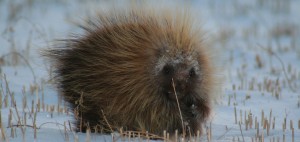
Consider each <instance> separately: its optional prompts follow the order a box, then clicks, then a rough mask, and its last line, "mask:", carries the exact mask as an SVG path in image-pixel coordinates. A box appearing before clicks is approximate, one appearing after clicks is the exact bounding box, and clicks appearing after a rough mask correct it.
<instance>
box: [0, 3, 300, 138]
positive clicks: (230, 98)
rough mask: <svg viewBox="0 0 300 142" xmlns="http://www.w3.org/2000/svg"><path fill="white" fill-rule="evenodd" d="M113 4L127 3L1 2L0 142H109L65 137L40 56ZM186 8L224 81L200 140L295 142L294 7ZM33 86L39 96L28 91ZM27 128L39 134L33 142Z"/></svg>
mask: <svg viewBox="0 0 300 142" xmlns="http://www.w3.org/2000/svg"><path fill="white" fill-rule="evenodd" d="M178 2H179V3H183V1H178ZM116 3H117V4H119V5H122V4H124V3H126V1H114V2H110V1H105V0H101V1H96V0H91V1H87V2H85V1H80V0H54V1H50V0H44V1H35V0H0V21H1V22H0V45H1V46H0V85H1V87H0V96H1V99H2V100H1V102H2V104H1V105H0V106H1V107H0V108H1V109H0V110H1V125H2V129H0V132H1V133H0V141H16V142H17V141H86V140H87V141H88V140H90V141H112V137H111V135H103V134H91V135H90V136H88V135H89V134H86V133H76V132H73V131H70V130H69V123H72V120H73V118H72V114H71V113H69V112H68V110H67V108H66V107H65V104H64V102H62V101H61V98H60V97H59V95H58V93H57V90H56V89H55V87H54V86H53V85H51V84H50V83H48V82H47V80H48V79H49V71H50V70H51V68H49V63H47V62H45V60H44V59H43V58H42V57H41V55H40V50H41V49H43V48H49V47H51V46H52V45H54V44H55V42H54V41H55V39H63V38H66V37H68V36H69V35H71V34H72V33H80V32H81V30H80V29H79V28H78V27H76V23H78V22H79V23H80V22H81V21H83V19H85V17H86V16H91V15H95V13H96V12H97V11H99V9H108V8H109V6H110V5H112V4H116ZM154 3H155V2H154ZM186 4H187V5H191V6H192V11H193V14H194V15H196V17H195V18H197V19H200V21H201V24H203V25H202V27H203V28H204V29H205V31H207V33H208V34H207V35H206V37H205V38H207V40H208V41H209V42H211V44H210V45H211V46H213V47H214V48H215V50H216V52H217V53H216V55H215V56H216V59H217V60H218V62H217V64H218V66H220V75H221V78H224V79H223V80H222V91H219V92H218V99H217V100H216V103H215V105H214V111H213V114H212V116H211V119H210V121H209V122H208V123H207V125H206V128H208V129H210V128H211V132H212V133H210V134H209V133H205V134H204V135H203V136H202V137H201V140H202V141H208V138H210V139H211V141H217V142H225V141H243V139H244V141H252V140H254V141H256V140H257V141H262V139H264V141H273V140H274V141H278V140H279V141H287V142H289V141H292V140H293V139H294V141H295V142H300V128H299V127H300V126H299V125H300V124H299V123H300V89H299V88H300V20H299V18H298V17H299V13H300V9H299V7H300V1H298V0H275V1H272V0H227V1H223V0H191V1H189V2H186ZM13 52H18V53H19V54H13ZM24 59H25V60H24ZM3 60H4V63H3ZM26 61H28V63H29V64H30V66H28V65H27V64H26ZM260 63H261V66H260ZM30 67H31V68H32V69H33V72H34V73H32V71H31V68H30ZM5 78H6V79H5ZM35 79H36V80H35ZM6 80H7V83H8V86H6ZM36 84H38V87H39V88H40V89H38V90H36V89H34V87H36ZM8 88H9V90H10V91H11V92H12V93H9V90H8ZM30 88H31V89H30ZM12 96H14V98H15V100H16V104H17V109H18V114H19V116H20V117H21V118H20V120H21V121H22V122H23V121H25V119H26V121H27V124H28V127H23V129H25V132H24V137H23V133H22V129H21V128H20V127H16V125H17V124H18V120H19V119H18V114H17V110H16V108H15V107H13V104H14V103H13V101H11V100H13V99H12ZM23 100H27V101H26V102H27V105H26V107H23V106H24V101H23ZM6 102H7V105H6ZM32 102H33V105H34V109H36V108H37V105H38V104H39V105H40V110H39V111H37V112H36V110H34V111H32V110H31V108H32ZM38 102H39V103H38ZM58 106H59V107H60V108H59V109H60V110H59V111H58V109H57V107H58ZM51 109H52V110H51ZM235 110H236V114H237V115H236V117H235ZM35 112H36V113H35ZM11 113H12V115H11V116H12V121H11V122H10V120H9V117H10V114H11ZM262 113H263V114H262ZM35 114H36V120H34V118H35ZM262 115H263V116H264V117H263V119H266V120H267V121H268V122H269V123H270V130H269V133H268V132H267V129H264V128H263V126H261V125H262V123H261V122H262V121H261V120H262ZM250 117H251V118H252V119H253V123H254V122H255V119H257V122H258V123H259V130H258V133H257V129H256V128H255V124H253V125H252V128H250V126H249V127H248V128H247V129H246V122H245V119H248V118H250ZM24 118H25V119H24ZM274 118H275V123H274V129H273V128H272V127H273V126H272V125H273V124H272V123H273V122H274ZM270 121H271V122H270ZM285 121H286V129H283V124H284V122H285ZM290 122H292V123H293V128H294V130H293V131H294V132H293V131H292V129H290ZM33 123H34V124H36V126H37V128H38V129H37V130H36V132H37V133H36V138H35V136H34V134H35V132H34V131H35V130H34V129H33ZM239 123H240V125H239ZM11 124H12V125H13V127H9V126H10V125H11ZM65 129H66V130H65ZM12 132H14V133H12ZM208 132H209V131H208ZM2 133H3V134H4V136H5V138H4V137H3V135H2ZM293 133H294V134H293ZM257 134H258V135H257ZM115 135H116V137H115V138H117V135H118V134H115ZM121 140H122V139H120V138H118V139H117V141H121ZM125 140H126V141H128V138H125Z"/></svg>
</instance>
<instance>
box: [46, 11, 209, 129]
mask: <svg viewBox="0 0 300 142" xmlns="http://www.w3.org/2000/svg"><path fill="white" fill-rule="evenodd" d="M171 13H172V12H170V11H160V12H157V13H156V12H153V11H151V10H137V9H135V10H128V11H119V12H116V13H104V14H101V15H99V17H98V20H96V21H94V22H92V23H90V24H89V25H88V26H85V27H84V29H85V30H86V34H84V35H83V36H81V37H76V38H73V39H69V40H66V41H65V44H64V45H63V46H62V47H59V48H53V49H50V50H49V51H48V52H47V56H48V57H50V59H51V60H52V61H53V64H54V65H55V73H56V77H55V79H56V81H57V82H58V86H59V88H60V91H61V95H62V96H63V98H64V99H65V101H67V102H69V103H70V105H71V108H73V109H75V110H76V112H77V113H78V116H79V118H78V120H77V122H76V123H77V128H78V130H83V131H84V130H85V129H86V126H85V125H80V122H83V123H84V124H88V125H89V126H90V127H91V128H92V130H94V128H96V126H98V128H100V129H101V130H103V131H104V132H110V128H109V125H110V126H111V127H112V129H113V130H117V129H119V128H121V127H122V128H123V129H125V130H136V131H148V132H149V133H154V134H158V135H161V134H162V133H163V131H164V130H167V132H169V133H171V134H173V133H174V132H175V130H178V131H179V132H181V133H182V125H181V124H182V123H181V118H180V115H179V109H178V107H177V103H176V98H175V93H174V91H173V89H174V88H173V86H172V79H173V80H174V84H175V89H176V94H177V96H178V101H179V105H180V109H181V112H182V117H183V121H184V124H185V127H186V132H188V133H189V132H191V134H195V133H196V132H197V131H198V130H200V131H201V127H202V124H203V123H204V122H205V121H206V119H207V118H208V116H209V114H210V112H211V97H212V96H211V95H212V90H213V87H214V76H213V74H214V73H213V71H214V68H213V67H212V62H211V58H210V55H209V53H208V49H207V48H206V47H205V44H204V43H203V42H202V35H201V34H202V32H201V31H200V30H199V29H198V28H197V27H195V25H194V24H193V22H192V20H191V16H189V14H188V13H187V12H177V13H175V14H171ZM102 111H103V112H104V114H103V113H102ZM104 116H105V118H104ZM105 119H106V120H107V122H106V121H105ZM108 124H109V125H108ZM80 126H82V127H80ZM98 130H99V129H98Z"/></svg>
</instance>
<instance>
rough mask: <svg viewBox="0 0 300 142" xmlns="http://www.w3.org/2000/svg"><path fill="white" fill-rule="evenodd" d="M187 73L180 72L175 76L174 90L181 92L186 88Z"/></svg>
mask: <svg viewBox="0 0 300 142" xmlns="http://www.w3.org/2000/svg"><path fill="white" fill-rule="evenodd" d="M188 75H189V74H188V72H186V71H181V72H179V73H177V76H176V77H175V78H176V80H175V88H176V90H178V91H182V90H184V89H185V88H186V86H187V82H188Z"/></svg>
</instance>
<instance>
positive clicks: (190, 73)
mask: <svg viewBox="0 0 300 142" xmlns="http://www.w3.org/2000/svg"><path fill="white" fill-rule="evenodd" d="M195 75H196V71H195V68H191V69H190V71H189V76H190V77H194V76H195Z"/></svg>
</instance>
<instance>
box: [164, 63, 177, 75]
mask: <svg viewBox="0 0 300 142" xmlns="http://www.w3.org/2000/svg"><path fill="white" fill-rule="evenodd" d="M162 71H163V74H164V75H171V74H172V73H173V71H174V69H173V67H172V66H171V65H165V66H164V68H163V70H162Z"/></svg>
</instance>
